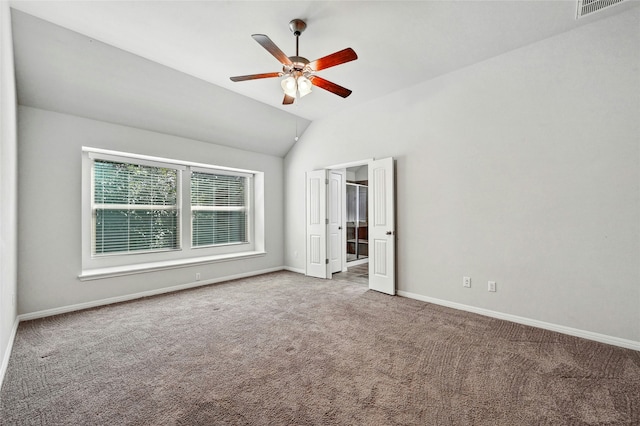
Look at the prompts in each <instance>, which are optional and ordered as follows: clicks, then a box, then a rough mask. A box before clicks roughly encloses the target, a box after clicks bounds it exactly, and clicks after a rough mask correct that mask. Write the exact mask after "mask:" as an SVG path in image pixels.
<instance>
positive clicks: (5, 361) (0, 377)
mask: <svg viewBox="0 0 640 426" xmlns="http://www.w3.org/2000/svg"><path fill="white" fill-rule="evenodd" d="M18 324H20V319H18V318H16V319H15V321H14V322H13V330H11V335H10V336H9V341H8V342H7V349H6V350H5V351H4V355H3V356H2V365H1V366H0V389H1V388H2V382H3V381H4V375H5V373H6V372H7V367H9V357H11V350H12V349H13V342H14V341H15V339H16V333H17V332H18Z"/></svg>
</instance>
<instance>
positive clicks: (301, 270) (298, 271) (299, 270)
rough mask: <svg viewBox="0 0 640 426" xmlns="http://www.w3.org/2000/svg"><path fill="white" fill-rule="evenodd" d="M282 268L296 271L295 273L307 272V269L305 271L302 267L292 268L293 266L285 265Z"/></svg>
mask: <svg viewBox="0 0 640 426" xmlns="http://www.w3.org/2000/svg"><path fill="white" fill-rule="evenodd" d="M283 269H284V270H285V271H291V272H296V273H298V274H302V275H304V274H306V273H307V271H305V270H304V269H298V268H294V267H291V266H285V267H284V268H283Z"/></svg>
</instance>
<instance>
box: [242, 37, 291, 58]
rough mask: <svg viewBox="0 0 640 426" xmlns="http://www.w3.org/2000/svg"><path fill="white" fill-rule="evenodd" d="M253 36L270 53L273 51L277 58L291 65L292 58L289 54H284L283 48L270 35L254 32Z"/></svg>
mask: <svg viewBox="0 0 640 426" xmlns="http://www.w3.org/2000/svg"><path fill="white" fill-rule="evenodd" d="M251 37H253V39H254V40H255V41H257V42H258V43H260V46H262V47H264V48H265V49H267V51H268V52H269V53H271V54H272V55H273V56H274V57H275V58H276V59H277V60H279V61H280V62H281V63H282V65H291V64H292V63H293V62H291V59H289V57H288V56H287V55H285V54H284V52H283V51H282V50H280V48H279V47H278V46H276V44H275V43H274V42H272V41H271V39H270V38H269V37H267V36H266V35H264V34H253V35H252V36H251Z"/></svg>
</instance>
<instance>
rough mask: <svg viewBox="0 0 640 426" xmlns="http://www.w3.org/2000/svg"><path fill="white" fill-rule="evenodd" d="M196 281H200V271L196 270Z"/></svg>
mask: <svg viewBox="0 0 640 426" xmlns="http://www.w3.org/2000/svg"><path fill="white" fill-rule="evenodd" d="M196 281H200V272H196Z"/></svg>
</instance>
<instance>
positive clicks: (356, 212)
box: [346, 165, 369, 265]
mask: <svg viewBox="0 0 640 426" xmlns="http://www.w3.org/2000/svg"><path fill="white" fill-rule="evenodd" d="M367 179H368V168H367V166H366V165H364V166H358V167H352V168H348V169H347V182H346V184H347V199H346V207H347V220H346V222H347V223H346V225H347V263H350V262H351V264H352V265H353V264H355V262H357V263H363V262H365V261H366V259H368V257H369V229H368V200H367V195H368V180H367Z"/></svg>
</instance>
